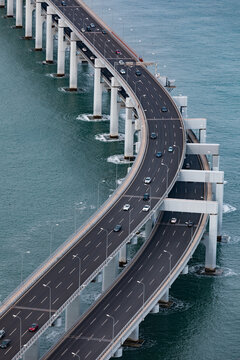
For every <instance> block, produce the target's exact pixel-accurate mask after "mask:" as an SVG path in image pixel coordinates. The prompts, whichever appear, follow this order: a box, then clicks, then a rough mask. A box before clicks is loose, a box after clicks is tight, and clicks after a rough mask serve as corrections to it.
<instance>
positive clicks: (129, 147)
mask: <svg viewBox="0 0 240 360" xmlns="http://www.w3.org/2000/svg"><path fill="white" fill-rule="evenodd" d="M132 109H133V104H132V102H131V100H130V98H129V97H127V98H126V118H125V141H124V158H125V159H130V160H133V159H134V156H133V124H132Z"/></svg>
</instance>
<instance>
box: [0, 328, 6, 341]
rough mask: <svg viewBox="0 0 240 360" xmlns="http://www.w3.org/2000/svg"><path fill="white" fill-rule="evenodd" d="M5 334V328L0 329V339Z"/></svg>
mask: <svg viewBox="0 0 240 360" xmlns="http://www.w3.org/2000/svg"><path fill="white" fill-rule="evenodd" d="M4 336H5V330H3V329H2V330H0V339H2V338H3V337H4Z"/></svg>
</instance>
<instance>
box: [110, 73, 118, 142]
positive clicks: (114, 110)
mask: <svg viewBox="0 0 240 360" xmlns="http://www.w3.org/2000/svg"><path fill="white" fill-rule="evenodd" d="M118 87H119V84H118V82H117V80H116V79H115V78H114V77H112V78H111V107H110V137H111V138H118Z"/></svg>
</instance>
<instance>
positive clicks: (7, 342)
mask: <svg viewBox="0 0 240 360" xmlns="http://www.w3.org/2000/svg"><path fill="white" fill-rule="evenodd" d="M10 344H11V339H5V340H3V341H2V342H1V344H0V348H1V349H6V348H7V347H8V346H9V345H10Z"/></svg>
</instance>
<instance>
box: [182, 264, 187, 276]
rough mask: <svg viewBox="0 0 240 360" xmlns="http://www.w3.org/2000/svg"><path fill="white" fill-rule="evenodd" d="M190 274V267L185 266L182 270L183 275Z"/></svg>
mask: <svg viewBox="0 0 240 360" xmlns="http://www.w3.org/2000/svg"><path fill="white" fill-rule="evenodd" d="M187 274H188V265H186V266H185V268H184V269H183V270H182V275H187Z"/></svg>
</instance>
